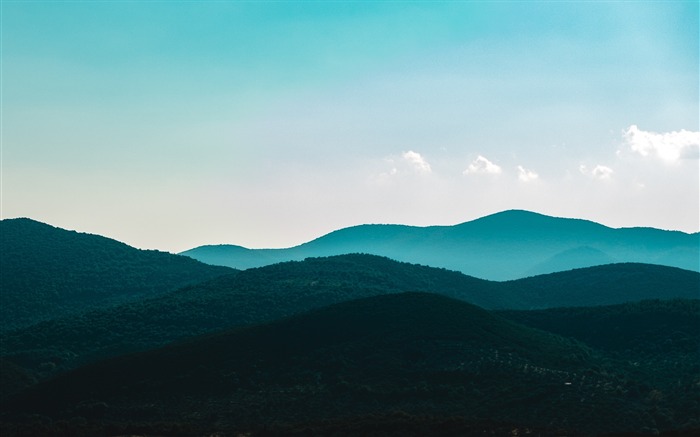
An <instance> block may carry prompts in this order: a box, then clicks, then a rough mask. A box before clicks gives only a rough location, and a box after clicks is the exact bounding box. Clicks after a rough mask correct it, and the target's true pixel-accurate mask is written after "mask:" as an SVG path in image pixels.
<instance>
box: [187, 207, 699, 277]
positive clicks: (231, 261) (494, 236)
mask: <svg viewBox="0 0 700 437" xmlns="http://www.w3.org/2000/svg"><path fill="white" fill-rule="evenodd" d="M346 253H369V254H374V255H380V256H386V257H389V258H392V259H395V260H398V261H404V262H410V263H415V264H424V265H429V266H433V267H443V268H447V269H451V270H457V271H460V272H462V273H465V274H467V275H470V276H474V277H478V278H483V279H491V280H509V279H517V278H522V277H527V276H532V275H536V274H543V273H552V272H556V271H563V270H570V269H574V268H581V267H590V266H594V265H601V264H608V263H619V262H637V263H646V264H659V265H665V266H671V267H679V268H682V269H686V270H693V271H700V233H694V234H686V233H683V232H680V231H665V230H660V229H654V228H620V229H615V228H610V227H607V226H604V225H601V224H599V223H595V222H592V221H587V220H582V219H570V218H557V217H550V216H546V215H542V214H538V213H534V212H529V211H521V210H509V211H504V212H500V213H496V214H492V215H489V216H486V217H482V218H479V219H476V220H473V221H470V222H466V223H462V224H458V225H454V226H429V227H413V226H405V225H359V226H353V227H349V228H344V229H340V230H337V231H334V232H331V233H329V234H326V235H324V236H322V237H319V238H317V239H315V240H312V241H309V242H307V243H304V244H301V245H299V246H295V247H291V248H286V249H247V248H244V247H241V246H232V245H210V246H200V247H197V248H193V249H190V250H187V251H184V252H182V253H181V254H182V255H186V256H189V257H192V258H195V259H197V260H199V261H202V262H205V263H208V264H213V265H225V266H229V267H235V268H239V269H247V268H252V267H261V266H264V265H269V264H274V263H278V262H283V261H294V260H302V259H305V258H307V257H319V256H332V255H341V254H346Z"/></svg>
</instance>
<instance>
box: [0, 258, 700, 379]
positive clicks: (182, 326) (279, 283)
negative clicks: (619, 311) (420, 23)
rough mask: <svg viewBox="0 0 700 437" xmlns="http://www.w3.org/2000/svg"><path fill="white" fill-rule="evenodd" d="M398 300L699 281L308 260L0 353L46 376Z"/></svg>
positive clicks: (486, 303)
mask: <svg viewBox="0 0 700 437" xmlns="http://www.w3.org/2000/svg"><path fill="white" fill-rule="evenodd" d="M405 291H420V292H431V293H437V294H441V295H445V296H449V297H453V298H456V299H460V300H462V301H465V302H470V303H472V304H475V305H478V306H480V307H483V308H487V309H505V308H510V309H533V308H549V307H556V306H593V305H602V304H615V303H624V302H634V301H639V300H642V299H673V298H686V299H698V298H700V274H699V273H696V272H690V271H686V270H681V269H677V268H673V267H663V266H653V265H645V264H615V265H609V266H599V267H590V268H585V269H578V270H573V271H569V272H561V273H554V274H549V275H542V276H537V277H532V278H526V279H521V280H516V281H508V282H502V283H499V282H493V281H484V280H481V279H476V278H472V277H469V276H465V275H463V274H461V273H458V272H453V271H449V270H445V269H436V268H432V267H426V266H419V265H413V264H408V263H400V262H397V261H393V260H390V259H388V258H384V257H379V256H376V255H361V254H354V255H340V256H334V257H328V258H310V259H307V260H305V261H292V262H287V263H281V264H275V265H271V266H266V267H261V268H257V269H249V270H245V271H242V272H239V273H235V274H231V275H226V276H221V277H218V278H215V279H212V280H210V281H207V282H204V283H201V284H197V285H192V286H188V287H185V288H182V289H180V290H177V291H174V292H171V293H167V294H164V295H162V296H159V297H155V298H151V299H145V300H141V301H138V302H132V303H127V304H123V305H120V306H118V307H112V308H107V309H103V310H99V311H93V312H88V313H83V314H79V315H75V316H71V317H66V318H63V319H57V320H51V321H47V322H43V323H39V324H36V325H34V326H31V327H27V328H25V329H21V330H16V331H13V332H7V333H5V334H4V335H2V337H0V338H1V339H2V341H1V342H0V352H1V354H2V355H4V356H6V357H7V358H8V359H10V360H12V361H14V362H15V363H17V364H19V365H21V366H23V367H26V368H27V369H30V370H32V371H34V372H38V374H39V375H43V376H46V375H50V374H52V373H54V372H56V371H60V370H65V369H70V368H75V367H77V366H79V365H81V364H84V363H86V362H90V361H94V360H96V359H100V358H105V357H110V356H115V355H118V354H121V353H125V352H131V351H138V350H146V349H150V348H154V347H158V346H162V345H164V344H167V343H169V342H172V341H175V340H178V339H182V338H186V337H190V336H195V335H201V334H205V333H209V332H214V331H217V330H222V329H228V328H232V327H235V326H244V325H250V324H255V323H262V322H269V321H272V320H275V319H278V318H281V317H287V316H291V315H294V314H299V313H302V312H305V311H309V310H311V309H314V308H319V307H322V306H325V305H330V304H335V303H341V302H344V301H348V300H352V299H358V298H364V297H371V296H378V295H385V294H392V293H401V292H405Z"/></svg>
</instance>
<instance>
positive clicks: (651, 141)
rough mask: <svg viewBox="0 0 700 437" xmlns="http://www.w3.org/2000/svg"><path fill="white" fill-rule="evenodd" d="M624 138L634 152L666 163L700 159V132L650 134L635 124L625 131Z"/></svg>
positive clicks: (684, 131)
mask: <svg viewBox="0 0 700 437" xmlns="http://www.w3.org/2000/svg"><path fill="white" fill-rule="evenodd" d="M623 138H624V140H625V142H626V143H627V145H628V146H629V147H630V149H631V150H632V151H633V152H636V153H638V154H640V155H642V156H645V157H646V156H654V157H658V158H660V159H662V160H664V161H666V162H676V161H678V160H679V159H698V158H699V157H700V132H692V131H687V130H685V129H681V130H680V131H673V132H666V133H657V132H648V131H643V130H641V129H639V128H638V127H637V125H634V124H633V125H631V126H630V127H629V128H627V129H626V130H624V131H623Z"/></svg>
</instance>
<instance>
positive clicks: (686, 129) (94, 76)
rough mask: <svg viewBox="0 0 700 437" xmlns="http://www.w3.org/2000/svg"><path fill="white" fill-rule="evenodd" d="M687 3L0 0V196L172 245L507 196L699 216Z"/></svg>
mask: <svg viewBox="0 0 700 437" xmlns="http://www.w3.org/2000/svg"><path fill="white" fill-rule="evenodd" d="M698 4H699V3H698V2H697V1H677V2H674V1H664V2H658V1H649V2H641V1H615V2H606V1H599V2H576V1H566V2H520V1H504V2H485V1H459V2H458V1H444V2H440V1H438V2H422V1H385V2H369V1H353V2H345V1H333V2H315V1H297V2H295V1H241V2H233V1H172V2H164V1H119V0H117V1H90V2H88V1H13V0H3V1H2V2H1V3H0V8H1V13H2V15H1V21H2V23H1V24H2V30H1V33H2V35H1V36H2V41H1V45H2V47H1V48H2V58H1V60H2V65H1V71H2V76H1V91H2V96H1V102H0V107H1V109H2V112H1V118H2V138H1V139H2V150H1V155H2V159H1V170H2V174H1V191H2V193H1V194H2V199H1V211H0V215H1V216H2V218H3V219H5V218H13V217H30V218H33V219H35V220H39V221H42V222H45V223H49V224H51V225H54V226H58V227H62V228H66V229H75V230H78V231H81V232H90V233H95V234H100V235H104V236H108V237H110V238H114V239H117V240H119V241H123V242H125V243H127V244H129V245H132V246H135V247H138V248H148V249H159V250H165V251H170V252H180V251H183V250H186V249H189V248H192V247H196V246H199V245H203V244H224V243H226V244H237V245H242V246H245V247H250V248H265V247H270V248H272V247H290V246H294V245H297V244H301V243H303V242H305V241H309V240H311V239H313V238H316V237H319V236H321V235H323V234H326V233H328V232H331V231H333V230H336V229H340V228H343V227H347V226H353V225H358V224H365V223H397V224H407V225H414V226H428V225H452V224H457V223H462V222H465V221H469V220H473V219H476V218H479V217H482V216H485V215H488V214H492V213H495V212H498V211H502V210H507V209H526V210H531V211H536V212H540V213H543V214H547V215H553V216H558V217H576V218H584V219H588V220H593V221H596V222H599V223H602V224H605V225H607V226H611V227H633V226H650V227H657V228H661V229H674V230H681V231H684V232H697V231H699V230H700V203H699V202H700V200H699V199H700V192H699V191H700V183H699V182H700V181H699V173H700V160H699V157H700V132H699V131H700V126H699V123H700V121H699V120H700V115H699V109H698V98H699V92H700V90H699V84H698V83H699V81H700V79H699V78H700V71H699V69H700V67H699V66H700V59H699V58H700V55H699V53H700V50H699V44H698V41H699V39H700V35H699V24H698V17H699V15H700V14H699V10H698V9H699V6H698Z"/></svg>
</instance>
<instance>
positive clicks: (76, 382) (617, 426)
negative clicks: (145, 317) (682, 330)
mask: <svg viewBox="0 0 700 437" xmlns="http://www.w3.org/2000/svg"><path fill="white" fill-rule="evenodd" d="M628 369H629V366H627V365H625V364H623V363H618V362H615V361H610V360H609V359H607V358H606V357H605V356H603V355H601V354H599V353H597V352H595V351H593V350H591V349H590V348H588V347H586V346H584V345H582V344H581V343H577V342H576V341H573V340H569V339H566V338H563V337H561V336H557V335H554V334H551V333H546V332H544V331H540V330H534V329H531V328H527V327H525V326H522V325H517V324H515V323H512V322H509V321H506V320H505V319H502V318H500V317H498V316H495V315H493V314H490V313H488V312H486V311H484V310H482V309H480V308H478V307H475V306H473V305H470V304H467V303H465V302H461V301H458V300H454V299H451V298H447V297H443V296H437V295H431V294H424V293H402V294H392V295H384V296H375V297H371V298H365V299H361V300H355V301H350V302H345V303H342V304H337V305H333V306H330V307H326V308H322V309H318V310H315V311H313V312H310V313H307V314H303V315H299V316H295V317H292V318H288V319H284V320H279V321H276V322H273V323H269V324H264V325H258V326H252V327H247V328H240V329H235V330H231V331H226V332H222V333H219V334H215V335H211V336H206V337H201V338H195V339H192V340H190V341H186V342H183V343H180V344H175V345H171V346H169V347H166V348H163V349H157V350H153V351H149V352H145V353H140V354H134V355H127V356H122V357H118V358H114V359H110V360H107V361H103V362H100V363H96V364H92V365H89V366H86V367H84V368H81V369H77V370H75V371H72V372H68V373H65V374H63V375H60V376H58V377H56V378H55V379H52V380H50V381H46V382H44V383H41V384H38V385H36V386H34V387H33V388H32V389H30V390H27V391H25V392H23V393H21V394H19V395H18V396H16V397H14V398H12V399H11V400H10V401H8V402H7V403H6V404H5V405H4V406H3V410H4V412H5V413H4V416H3V425H2V426H3V427H4V428H3V431H5V432H6V433H7V434H8V435H10V433H11V432H13V431H16V430H17V429H18V427H20V428H22V427H23V428H22V429H24V430H25V431H26V430H27V429H32V427H41V426H44V427H45V428H44V429H51V426H54V427H62V428H61V429H62V431H63V432H64V433H65V432H70V431H71V429H73V430H75V431H78V430H80V429H84V428H86V427H91V426H92V427H93V428H92V429H93V430H94V429H99V426H100V424H102V426H103V427H105V426H111V427H114V426H117V425H118V424H122V426H123V428H122V429H123V430H124V431H130V432H133V431H135V430H136V429H144V428H143V426H144V424H146V425H148V426H150V427H151V428H147V429H151V430H152V432H153V434H156V431H157V430H158V424H161V425H160V426H161V427H166V428H167V429H168V430H173V429H178V428H177V427H178V426H179V427H180V428H179V429H188V430H190V431H192V430H195V431H196V432H197V433H198V434H199V435H208V434H209V433H214V432H224V433H231V434H232V435H236V434H237V433H245V432H251V433H252V435H265V434H264V433H265V430H266V429H269V427H272V428H273V429H274V428H275V427H277V428H282V429H283V428H284V427H292V428H293V427H294V426H295V424H300V423H302V424H304V426H305V427H308V432H307V435H314V433H313V430H314V429H315V427H319V428H322V427H323V426H327V425H328V424H329V423H338V422H340V423H347V424H352V423H358V420H356V418H361V420H365V421H366V420H368V419H367V418H375V419H374V423H376V422H378V421H381V420H382V418H385V417H387V416H389V417H391V416H393V415H399V416H403V417H405V418H406V420H407V421H410V420H415V418H420V417H426V416H427V417H437V418H442V419H441V420H443V421H445V420H449V418H450V417H455V416H457V417H460V418H461V420H463V421H467V422H469V421H471V423H484V422H486V421H489V422H492V423H501V424H503V423H508V424H511V426H513V428H511V431H512V429H518V430H522V431H523V432H525V429H526V428H530V429H538V428H539V429H542V428H544V429H549V430H564V431H562V432H564V434H562V435H571V434H572V433H576V432H578V433H582V434H591V433H603V432H622V431H633V432H643V431H645V430H651V429H656V430H661V431H663V430H667V429H675V428H681V427H683V426H689V424H690V425H692V421H693V420H695V419H696V418H697V412H696V411H692V410H689V408H690V407H692V405H689V404H687V403H685V404H684V403H680V404H679V403H675V401H674V399H673V398H668V397H665V396H664V392H663V390H661V389H659V388H658V387H656V386H655V385H654V382H653V381H649V380H647V379H646V376H645V375H644V374H633V373H629V372H628ZM79 418H82V419H79ZM369 421H370V422H372V420H371V419H369ZM51 424H53V425H51ZM162 431H163V430H162V429H161V432H162ZM387 431H388V433H389V435H392V434H391V430H387ZM486 431H487V433H489V432H488V428H487V430H486ZM205 433H206V434H205ZM172 434H175V435H177V433H172ZM172 434H171V435H172ZM553 434H554V433H552V435H553ZM227 435H228V434H227ZM393 435H396V434H393Z"/></svg>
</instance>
